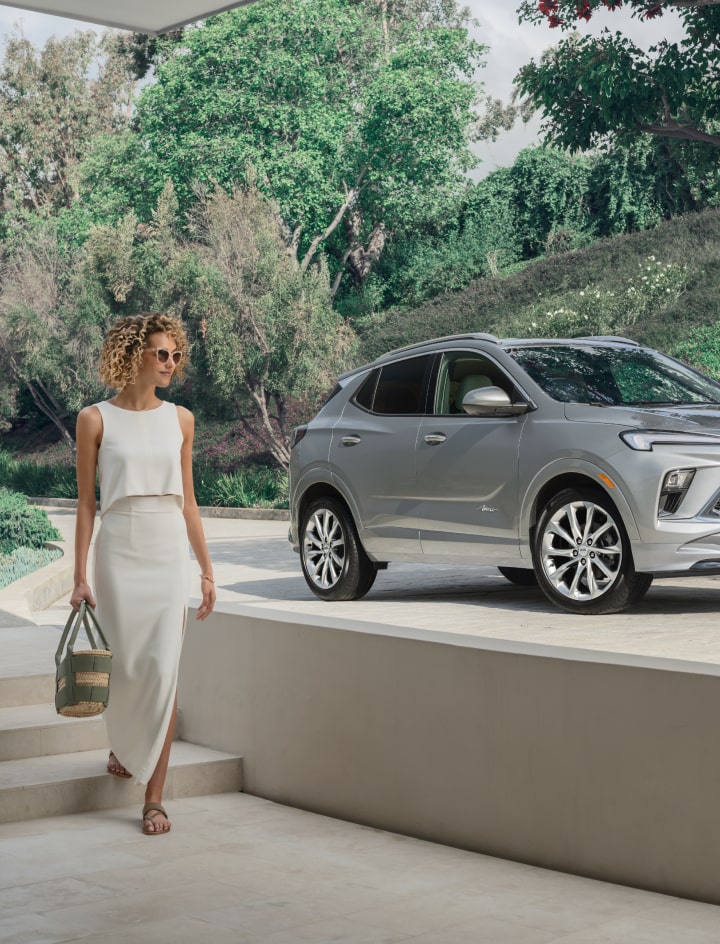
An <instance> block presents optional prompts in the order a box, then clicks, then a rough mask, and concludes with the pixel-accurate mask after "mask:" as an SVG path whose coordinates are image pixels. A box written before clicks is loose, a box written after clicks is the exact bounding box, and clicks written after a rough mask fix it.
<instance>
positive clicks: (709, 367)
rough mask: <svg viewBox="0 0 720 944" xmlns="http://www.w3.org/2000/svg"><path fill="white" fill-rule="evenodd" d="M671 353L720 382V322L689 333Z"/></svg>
mask: <svg viewBox="0 0 720 944" xmlns="http://www.w3.org/2000/svg"><path fill="white" fill-rule="evenodd" d="M671 353H672V354H673V355H674V356H675V357H677V358H679V359H680V360H682V361H685V362H686V363H687V364H690V365H691V366H692V367H695V368H696V369H697V370H701V371H702V372H703V373H704V374H708V375H709V376H710V377H713V378H714V379H715V380H720V321H716V322H715V324H711V325H703V326H702V327H700V328H694V329H692V330H691V331H690V332H688V334H687V337H686V338H685V340H683V341H679V342H678V343H676V344H675V345H674V347H673V348H672V351H671Z"/></svg>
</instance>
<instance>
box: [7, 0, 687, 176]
mask: <svg viewBox="0 0 720 944" xmlns="http://www.w3.org/2000/svg"><path fill="white" fill-rule="evenodd" d="M464 4H465V5H466V6H468V7H469V9H470V12H471V13H472V15H473V17H474V18H475V19H476V20H477V21H478V26H477V27H475V28H474V35H475V38H476V39H477V40H478V41H479V42H481V43H483V45H485V46H488V47H489V49H488V53H487V55H486V65H485V68H484V69H482V71H481V73H480V78H481V80H482V82H483V84H484V92H485V94H488V95H491V96H492V97H493V98H500V99H502V100H503V101H508V100H509V99H510V96H511V94H512V80H513V78H514V76H515V75H516V74H517V72H518V70H519V68H520V67H521V66H522V65H524V64H525V63H526V62H529V61H530V60H531V59H533V58H537V57H538V56H540V55H541V54H542V52H543V50H544V49H545V48H547V47H548V46H551V45H554V44H555V43H557V42H558V40H559V37H560V36H561V35H562V34H561V33H560V32H559V31H558V30H551V29H550V28H549V27H547V26H545V25H544V24H542V25H536V24H531V23H523V24H522V25H520V24H518V21H517V13H516V12H515V9H516V6H517V4H516V3H515V2H514V0H510V2H508V0H464ZM15 24H19V25H20V27H21V28H22V31H23V33H24V35H25V36H26V37H27V38H28V39H29V40H30V41H31V42H32V43H33V44H34V45H36V46H42V45H43V44H44V43H45V41H46V40H47V39H48V37H50V36H52V35H53V34H54V35H58V36H61V35H66V34H67V33H70V32H72V31H73V30H75V29H87V28H89V27H90V24H87V23H81V22H79V21H77V20H67V19H64V18H63V17H58V16H48V15H44V14H41V13H31V12H24V11H21V10H17V9H15V8H12V7H4V6H1V5H0V37H1V36H4V35H5V34H7V33H8V32H10V31H11V30H12V28H13V26H14V25H15ZM604 27H609V28H610V29H612V30H613V31H614V30H618V29H619V30H621V31H622V32H623V33H625V34H626V35H628V36H629V37H630V38H631V39H632V40H633V41H634V42H635V43H637V45H638V46H641V47H643V48H647V47H648V46H651V45H652V44H653V43H654V42H657V41H658V40H659V39H662V38H664V37H667V38H671V39H674V38H679V37H680V35H681V32H682V31H681V28H680V21H679V19H678V17H677V16H675V15H674V14H665V15H664V16H662V17H658V18H657V19H655V20H652V21H648V22H640V21H638V20H637V19H633V18H631V17H630V14H629V11H627V10H625V9H620V10H616V11H615V12H613V13H611V12H609V11H598V12H597V13H596V14H595V15H594V16H593V19H592V21H591V23H590V24H589V26H588V27H587V29H588V31H590V32H593V33H598V32H599V31H600V30H601V29H603V28H604ZM92 28H93V29H95V28H96V27H92ZM583 28H585V27H583ZM540 124H541V123H540V120H539V118H536V119H533V120H532V121H531V122H529V123H528V124H527V125H523V124H522V123H520V122H519V123H518V124H517V125H516V127H515V128H513V129H512V130H511V131H509V132H503V133H501V135H500V136H499V138H498V140H497V141H495V142H491V141H481V142H478V144H477V145H476V146H475V151H476V153H477V154H478V156H479V157H480V159H481V161H482V163H481V164H480V166H479V167H478V169H477V170H476V171H475V172H474V173H473V177H476V178H478V177H482V176H484V175H485V174H487V173H489V172H490V171H492V170H495V169H496V168H497V167H502V166H507V165H509V164H512V162H513V160H514V158H515V156H516V154H517V153H518V151H520V150H522V148H524V147H528V146H529V145H531V144H534V143H536V142H537V141H538V136H539V134H540Z"/></svg>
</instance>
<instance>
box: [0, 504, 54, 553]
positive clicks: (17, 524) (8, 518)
mask: <svg viewBox="0 0 720 944" xmlns="http://www.w3.org/2000/svg"><path fill="white" fill-rule="evenodd" d="M60 537H61V535H60V532H59V531H58V530H57V528H55V527H53V525H52V524H51V522H50V519H49V518H48V516H47V514H46V513H45V512H44V511H43V509H42V508H38V507H37V506H36V505H28V503H27V498H25V496H24V495H20V494H19V493H18V492H10V491H8V490H7V489H0V554H11V553H12V552H13V551H15V550H16V549H17V548H19V547H32V548H42V547H44V546H45V542H46V541H53V540H58V539H59V538H60Z"/></svg>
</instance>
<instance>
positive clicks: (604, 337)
mask: <svg viewBox="0 0 720 944" xmlns="http://www.w3.org/2000/svg"><path fill="white" fill-rule="evenodd" d="M570 340H572V341H619V342H620V343H621V344H632V345H633V347H640V344H639V342H637V341H633V340H631V339H630V338H623V337H621V336H620V335H619V334H591V335H588V336H587V337H583V338H571V339H570Z"/></svg>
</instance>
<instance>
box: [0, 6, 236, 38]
mask: <svg viewBox="0 0 720 944" xmlns="http://www.w3.org/2000/svg"><path fill="white" fill-rule="evenodd" d="M217 2H218V0H215V3H217ZM252 2H253V0H235V2H234V3H223V4H222V5H221V6H215V4H214V3H213V0H205V2H203V0H121V2H120V3H118V2H117V0H115V2H112V0H46V2H42V0H31V2H30V3H3V4H1V5H2V6H4V7H16V8H17V9H18V10H32V11H34V12H35V13H51V14H53V15H54V16H65V17H69V18H70V19H72V20H84V21H85V22H86V23H97V24H98V25H100V26H114V27H116V28H117V29H125V30H133V31H134V32H137V33H167V31H168V30H171V29H177V28H178V27H180V26H184V25H185V24H186V23H193V22H194V21H195V20H202V19H204V18H205V17H206V16H212V15H213V14H215V13H222V12H223V11H224V10H232V9H233V8H234V7H241V6H244V5H245V4H246V3H252Z"/></svg>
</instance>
